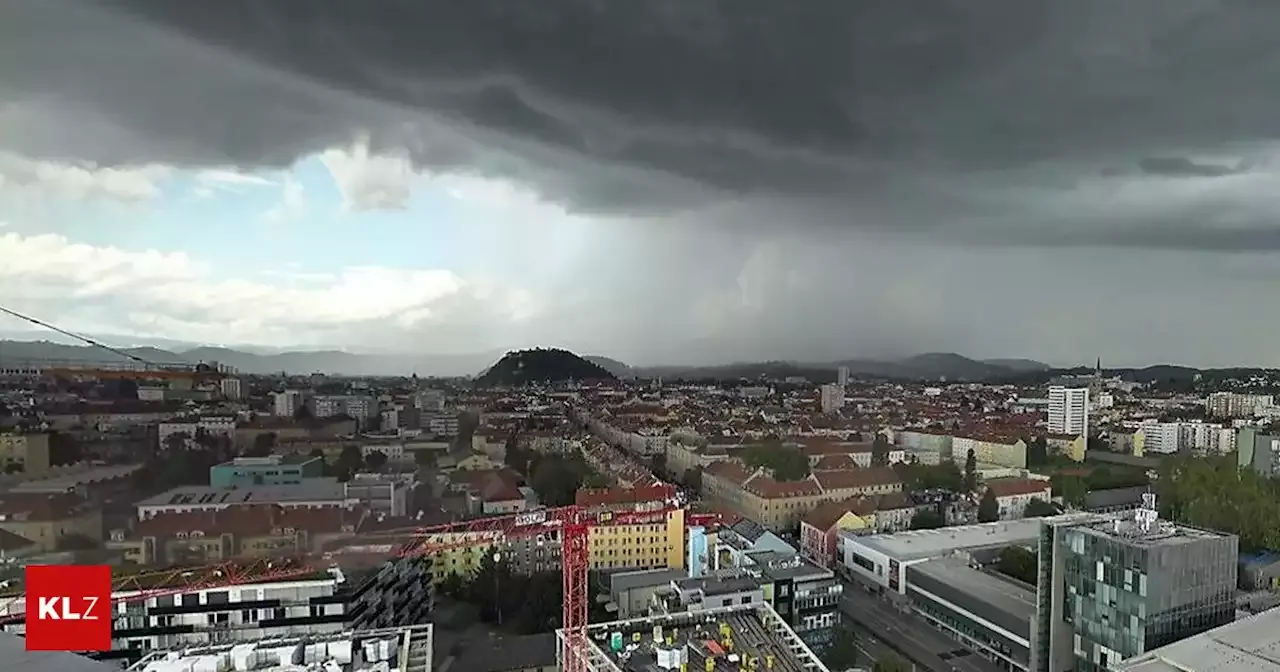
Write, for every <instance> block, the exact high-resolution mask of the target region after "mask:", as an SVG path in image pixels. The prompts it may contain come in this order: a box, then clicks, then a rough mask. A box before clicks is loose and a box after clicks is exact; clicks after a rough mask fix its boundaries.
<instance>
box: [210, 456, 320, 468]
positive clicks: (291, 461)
mask: <svg viewBox="0 0 1280 672" xmlns="http://www.w3.org/2000/svg"><path fill="white" fill-rule="evenodd" d="M318 459H321V458H319V457H314V456H311V455H299V454H295V453H289V454H286V455H265V456H263V457H236V458H232V459H230V460H227V461H226V462H223V463H221V464H219V465H217V466H219V467H280V466H293V465H299V464H306V463H308V462H311V461H313V460H318Z"/></svg>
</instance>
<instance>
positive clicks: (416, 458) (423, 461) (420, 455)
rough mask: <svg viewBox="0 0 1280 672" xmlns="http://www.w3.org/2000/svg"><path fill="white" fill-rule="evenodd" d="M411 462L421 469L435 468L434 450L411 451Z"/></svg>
mask: <svg viewBox="0 0 1280 672" xmlns="http://www.w3.org/2000/svg"><path fill="white" fill-rule="evenodd" d="M413 462H414V464H417V465H418V467H419V468H421V469H435V468H436V452H435V451H434V450H415V451H413Z"/></svg>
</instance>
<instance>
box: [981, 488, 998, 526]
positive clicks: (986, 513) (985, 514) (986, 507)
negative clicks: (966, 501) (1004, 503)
mask: <svg viewBox="0 0 1280 672" xmlns="http://www.w3.org/2000/svg"><path fill="white" fill-rule="evenodd" d="M997 520H1000V502H999V501H998V500H997V499H996V492H995V490H992V489H991V488H987V490H986V492H984V493H982V500H981V501H979V502H978V522H979V523H994V522H996V521H997Z"/></svg>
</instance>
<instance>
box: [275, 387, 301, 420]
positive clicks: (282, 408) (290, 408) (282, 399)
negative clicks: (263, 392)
mask: <svg viewBox="0 0 1280 672" xmlns="http://www.w3.org/2000/svg"><path fill="white" fill-rule="evenodd" d="M272 398H273V401H272V405H271V406H272V414H273V415H276V416H279V417H285V418H291V417H293V415H294V414H295V413H297V412H298V407H300V406H302V405H303V404H305V403H306V398H305V397H303V395H302V392H301V391H300V390H285V391H284V392H274V393H272Z"/></svg>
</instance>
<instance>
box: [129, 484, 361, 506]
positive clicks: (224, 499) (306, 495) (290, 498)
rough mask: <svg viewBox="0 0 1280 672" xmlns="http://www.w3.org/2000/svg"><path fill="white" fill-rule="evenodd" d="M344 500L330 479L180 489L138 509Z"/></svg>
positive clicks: (156, 498)
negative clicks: (280, 483)
mask: <svg viewBox="0 0 1280 672" xmlns="http://www.w3.org/2000/svg"><path fill="white" fill-rule="evenodd" d="M342 499H346V491H345V489H344V488H343V487H342V484H341V483H339V482H337V481H336V480H334V479H329V478H314V479H307V480H305V481H303V482H302V483H299V484H297V485H266V486H261V487H248V488H214V487H210V486H207V485H184V486H182V487H180V488H174V489H172V490H170V491H168V492H163V493H161V494H159V495H156V496H155V497H149V498H147V499H144V500H142V501H141V502H138V504H137V505H138V506H140V507H145V506H200V505H211V506H218V505H226V506H235V505H238V504H277V503H281V502H311V501H329V500H342Z"/></svg>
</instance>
